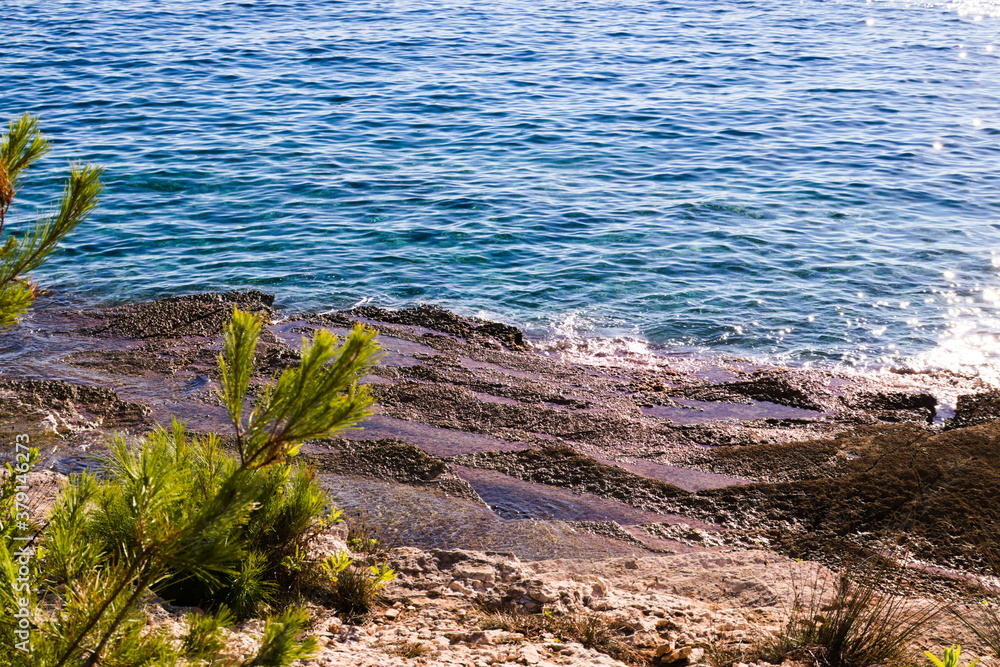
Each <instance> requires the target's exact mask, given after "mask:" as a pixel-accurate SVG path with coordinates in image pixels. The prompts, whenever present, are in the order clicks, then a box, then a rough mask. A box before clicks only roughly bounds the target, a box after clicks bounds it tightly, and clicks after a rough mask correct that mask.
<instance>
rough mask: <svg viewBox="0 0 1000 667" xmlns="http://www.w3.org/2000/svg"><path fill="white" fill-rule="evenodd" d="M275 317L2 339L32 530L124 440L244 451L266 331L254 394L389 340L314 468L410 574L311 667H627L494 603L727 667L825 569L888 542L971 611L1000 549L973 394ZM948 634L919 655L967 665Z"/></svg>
mask: <svg viewBox="0 0 1000 667" xmlns="http://www.w3.org/2000/svg"><path fill="white" fill-rule="evenodd" d="M272 304H273V297H271V296H270V295H267V294H264V293H261V292H255V291H248V292H231V293H208V294H196V295H191V296H185V297H173V298H167V299H161V300H157V301H151V302H144V303H137V304H130V305H125V306H117V307H111V308H103V309H90V310H62V309H59V308H46V307H42V308H41V309H39V310H37V311H36V312H34V313H33V314H32V315H31V316H30V318H29V320H28V321H27V322H25V323H24V324H23V325H22V326H21V327H18V328H16V329H14V330H12V331H10V332H7V333H4V334H3V335H2V336H0V360H2V362H3V366H2V367H0V415H3V419H2V420H0V429H2V431H3V433H0V436H3V437H5V439H6V436H8V435H10V436H11V437H13V434H15V433H28V434H29V435H30V437H31V439H32V442H33V443H35V444H36V445H38V446H40V447H41V449H42V455H43V458H42V463H41V467H40V469H41V470H44V472H36V473H33V475H35V476H36V478H35V482H36V484H37V488H38V489H39V492H38V494H37V499H38V509H39V511H41V508H42V507H43V506H44V502H45V497H46V494H47V493H48V497H51V493H52V492H54V489H55V488H56V487H57V485H58V482H59V480H60V478H61V477H62V476H64V475H66V474H72V473H73V472H75V471H79V470H83V469H87V468H99V467H100V465H101V461H100V454H101V452H102V450H103V447H104V444H103V443H104V441H105V438H106V437H107V435H108V434H110V433H112V432H125V433H131V434H133V435H138V434H141V433H143V432H144V431H146V430H148V429H149V428H151V427H152V425H153V424H154V423H156V422H160V423H165V422H167V421H168V420H169V419H170V418H171V416H177V417H179V418H180V419H182V420H184V421H185V422H186V423H187V424H188V427H189V428H190V429H191V430H193V431H196V432H218V433H222V434H225V433H226V431H227V426H226V421H225V419H224V416H223V410H222V408H221V406H220V405H219V402H218V400H217V399H216V397H215V393H214V387H215V386H216V382H217V378H216V376H215V370H214V369H215V357H216V355H217V354H218V352H219V350H220V349H221V333H222V327H223V325H224V323H225V321H226V319H227V318H228V315H229V313H230V312H231V309H232V307H233V305H239V306H240V307H241V308H246V309H252V310H256V311H258V312H264V313H267V314H268V315H269V316H270V318H271V321H272V324H270V325H269V326H268V328H267V330H266V332H265V335H264V337H263V338H262V345H261V347H260V349H259V367H260V368H261V376H260V377H259V378H256V379H255V382H258V383H259V382H265V381H267V377H268V376H269V375H273V374H274V373H276V372H278V371H280V370H281V369H282V368H284V367H285V366H286V365H287V364H288V363H290V362H291V361H293V360H294V359H295V358H296V357H295V355H296V349H297V347H298V345H297V344H298V341H299V339H300V338H301V336H303V335H308V334H309V332H310V331H312V330H315V329H317V328H327V329H331V330H333V331H334V332H335V333H345V332H346V331H347V328H348V327H349V326H351V325H352V324H353V323H354V322H358V321H360V322H364V323H366V324H369V325H371V326H374V327H375V328H377V329H378V330H379V332H380V341H381V342H382V345H383V347H384V348H385V350H386V356H385V358H384V359H383V362H382V364H381V365H380V366H379V367H378V368H377V369H376V370H375V372H373V374H372V375H371V376H370V377H369V378H367V379H366V381H368V382H369V383H370V384H371V385H372V390H373V393H374V394H375V395H376V397H377V399H378V403H379V410H378V413H377V414H376V415H375V416H374V417H373V418H372V419H371V420H370V421H369V422H366V423H365V424H364V425H363V428H361V429H360V430H357V431H353V432H351V433H348V434H346V435H345V437H342V438H339V439H337V440H334V441H323V442H316V443H311V444H310V445H307V446H306V447H305V448H303V453H302V456H303V459H304V460H305V461H307V462H308V463H309V464H311V465H313V466H314V467H315V468H316V470H317V471H318V474H319V476H320V478H321V480H322V481H323V483H324V486H325V487H326V488H327V490H328V491H329V492H330V494H331V496H332V497H333V499H334V501H335V503H337V504H338V505H339V506H340V507H343V508H345V509H346V510H347V511H348V513H349V514H350V515H351V516H352V517H353V521H354V522H355V523H356V525H363V526H365V527H366V530H369V531H371V532H372V534H374V535H377V536H378V539H379V540H380V542H381V543H383V544H385V545H387V546H389V547H393V549H392V556H391V558H392V559H394V564H395V566H396V567H397V569H398V570H399V571H400V573H401V574H402V576H401V577H400V579H399V581H398V582H396V583H395V584H393V586H392V587H390V589H388V590H387V593H386V595H387V600H386V602H387V606H386V608H385V609H383V610H381V611H380V612H379V613H378V614H377V615H376V616H375V617H374V618H373V619H371V620H370V622H369V623H367V624H364V625H360V626H357V625H350V626H347V625H344V624H343V623H342V622H340V621H338V620H336V619H334V618H332V617H324V614H323V612H322V610H321V609H317V610H316V614H315V616H316V618H317V621H316V628H315V629H316V631H317V633H318V634H319V635H320V636H321V638H323V639H324V642H325V645H326V647H325V648H324V650H323V652H322V653H321V654H320V656H319V657H317V658H316V659H314V660H313V661H311V664H312V663H315V664H325V665H339V664H345V665H346V664H373V665H374V664H385V663H386V661H387V660H388V661H391V660H392V659H393V658H392V657H387V656H396V657H397V658H399V659H401V660H411V659H412V660H416V661H421V662H424V663H426V664H469V665H473V664H475V665H478V664H508V663H509V664H581V665H582V664H621V662H620V661H618V660H617V659H616V657H614V656H612V655H608V653H607V652H601V651H600V650H596V649H594V648H592V647H591V648H588V647H586V646H584V645H582V644H580V643H579V642H573V641H564V640H560V637H559V636H558V635H557V634H556V633H553V632H552V631H551V630H552V629H551V628H548V629H546V628H542V629H541V630H540V631H539V632H538V633H537V636H529V635H527V634H525V633H524V632H519V631H517V630H516V629H514V628H511V627H507V628H506V629H505V628H503V627H493V628H489V627H487V626H488V625H489V623H485V624H484V621H483V618H488V614H487V616H484V612H483V610H484V609H488V608H490V605H492V608H496V609H500V608H504V609H506V608H510V607H511V606H512V605H513V606H514V607H516V608H517V609H519V610H521V611H524V612H526V613H541V612H543V611H545V610H548V611H549V612H552V611H553V610H556V611H560V612H563V613H591V612H593V613H600V614H602V615H603V616H602V617H603V618H605V619H606V620H607V622H608V623H609V624H610V625H609V627H615V628H617V630H616V632H617V633H619V634H620V635H621V636H620V637H618V638H617V639H616V641H618V642H619V643H620V644H622V645H625V646H628V647H632V648H633V649H634V650H636V651H638V652H639V654H641V655H643V656H646V658H648V659H650V660H653V661H654V664H675V665H678V666H679V665H681V664H686V663H687V662H692V661H698V660H709V661H710V662H711V659H714V658H712V657H711V656H712V655H714V654H713V653H712V651H714V650H715V649H714V648H713V647H718V646H721V645H741V643H746V642H748V641H749V640H750V638H751V637H752V636H755V635H759V634H760V633H762V632H766V631H767V630H768V629H773V628H774V627H777V625H778V624H780V622H781V610H782V608H783V605H784V604H787V601H788V600H789V596H790V591H791V590H792V588H793V587H794V582H795V581H796V580H803V579H804V578H808V577H809V576H812V575H810V574H809V573H810V572H815V571H816V568H822V565H817V564H816V562H819V563H824V564H826V565H830V566H836V565H838V563H842V562H843V560H844V556H845V554H850V553H855V552H857V551H858V550H865V549H868V550H877V549H880V548H882V547H883V545H884V544H885V540H886V539H887V537H886V536H892V539H893V540H894V542H893V543H894V545H895V546H896V547H897V548H898V549H899V551H898V552H896V553H898V554H901V561H902V562H903V564H904V565H907V566H908V567H907V568H905V571H906V573H907V576H906V577H905V579H906V583H907V585H908V586H910V588H907V590H908V591H910V593H909V594H910V595H911V596H913V599H914V600H919V599H922V597H923V596H932V597H933V596H942V595H947V596H953V597H954V596H955V595H958V594H959V593H960V592H961V589H962V588H963V586H964V585H965V583H966V582H967V581H968V577H967V575H968V574H969V573H973V574H975V573H978V572H979V568H980V566H981V565H983V563H984V559H983V552H984V550H985V549H986V545H993V544H997V543H998V542H1000V540H997V537H998V535H996V530H997V529H996V526H997V525H998V520H1000V516H998V509H1000V500H998V499H997V498H998V497H1000V493H997V492H998V491H1000V483H998V482H1000V478H998V476H1000V472H998V471H1000V466H998V463H1000V461H998V460H997V459H998V457H1000V448H998V447H997V445H998V444H1000V425H998V424H997V423H996V422H995V421H994V420H996V419H1000V394H998V393H996V392H995V391H994V389H993V388H991V387H989V386H986V385H984V384H983V383H981V382H980V381H979V380H977V379H976V378H973V377H968V376H962V375H956V374H948V373H891V372H886V373H879V374H869V375H862V374H847V373H842V372H836V371H822V370H802V369H788V368H762V367H760V366H757V365H754V364H752V363H750V362H747V361H743V360H738V359H734V360H706V359H690V358H673V357H664V358H663V360H662V362H659V361H658V362H657V363H654V364H642V365H639V364H633V365H615V366H597V365H581V364H574V363H568V362H563V361H561V360H560V359H558V358H554V357H553V356H550V355H543V354H539V353H538V352H536V351H533V350H532V346H531V342H530V341H527V340H525V338H524V336H523V335H522V333H521V332H520V331H518V330H517V329H516V328H514V327H511V326H508V325H504V324H501V323H496V322H485V321H479V320H474V319H470V318H465V317H461V316H458V315H455V314H453V313H450V312H448V311H445V310H443V309H440V308H436V307H433V306H418V307H416V308H410V309H404V310H398V311H389V310H384V309H380V308H376V307H360V308H355V309H352V310H347V311H338V312H335V313H326V314H301V315H284V316H282V315H281V314H279V313H276V312H275V311H274V310H273V308H272ZM950 401H954V404H953V406H949V405H948V404H947V402H950ZM942 414H945V415H947V416H946V418H945V419H942ZM46 489H47V490H48V491H46ZM330 540H331V543H334V544H340V543H344V544H346V534H344V535H340V534H331V536H330ZM797 559H803V560H797ZM810 561H815V562H810ZM901 590H902V589H901ZM160 610H161V612H162V613H161V614H160V616H161V617H162V619H161V620H162V621H163V622H164V623H169V622H170V618H172V616H171V614H172V613H173V611H172V609H171V607H170V606H169V605H167V604H165V605H163V606H161V607H160ZM941 623H943V624H944V626H937V627H935V628H933V629H929V630H928V635H929V636H938V637H942V636H947V637H952V638H953V639H951V640H949V641H958V640H959V639H963V640H964V641H965V643H969V642H971V643H972V644H973V645H974V644H975V642H974V640H972V639H971V638H968V637H964V635H963V632H962V631H961V630H960V629H959V628H958V627H957V626H955V624H954V623H951V625H949V621H947V620H942V621H941ZM494 625H496V623H494ZM243 632H244V633H247V636H250V635H252V634H253V633H254V632H255V630H254V628H253V627H252V624H251V626H248V627H246V628H244V629H243ZM529 634H530V633H529ZM966 634H967V633H966ZM517 635H520V638H518V636H517ZM240 641H241V640H240V638H239V636H237V635H234V637H233V642H234V645H238V644H239V642H240ZM928 641H930V639H929V640H928ZM418 646H419V647H422V648H417V647H418ZM928 647H931V646H930V645H928ZM706 651H707V653H706ZM406 653H412V654H414V655H412V656H411V657H407V655H404V654H406ZM706 655H707V656H708V658H706ZM618 657H622V656H618ZM338 661H339V662H338Z"/></svg>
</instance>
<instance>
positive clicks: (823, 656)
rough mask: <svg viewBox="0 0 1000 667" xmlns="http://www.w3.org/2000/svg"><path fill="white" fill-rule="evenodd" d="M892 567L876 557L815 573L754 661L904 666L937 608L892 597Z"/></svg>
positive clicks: (798, 591) (760, 646)
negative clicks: (911, 646)
mask: <svg viewBox="0 0 1000 667" xmlns="http://www.w3.org/2000/svg"><path fill="white" fill-rule="evenodd" d="M890 568H891V565H890V564H888V563H887V562H885V561H884V560H883V559H882V558H881V557H878V556H876V557H874V558H871V559H869V560H867V561H863V562H859V563H856V564H854V565H851V566H849V567H847V568H845V569H844V570H843V571H842V572H840V573H828V572H826V571H825V570H817V574H816V577H815V579H814V580H813V581H811V582H809V583H808V584H806V585H805V586H798V587H796V591H795V596H794V598H793V600H792V602H791V605H790V607H789V609H788V619H787V622H786V624H785V627H784V629H783V630H782V631H781V632H778V633H774V634H772V635H769V636H767V637H765V638H764V639H763V640H762V641H761V642H760V643H759V644H758V645H757V646H756V647H755V649H754V650H753V654H754V658H755V659H757V660H763V661H766V662H770V663H772V664H778V663H781V662H782V661H784V660H785V659H788V658H793V659H796V660H803V661H806V662H807V663H810V664H813V665H816V666H817V667H869V666H871V665H894V664H895V665H898V664H902V663H903V662H904V660H905V658H906V651H907V649H908V648H909V647H910V644H911V642H912V641H913V639H914V638H915V637H916V635H917V633H918V632H919V631H920V630H921V629H922V628H923V627H924V626H926V625H927V624H928V623H930V622H931V621H932V620H933V619H934V618H935V617H936V616H937V614H938V613H939V612H940V606H938V605H934V604H932V605H929V606H928V605H914V604H912V603H911V602H909V601H908V600H907V599H906V598H905V597H903V596H901V595H894V594H893V593H891V592H890V591H889V590H888V589H887V586H886V584H887V579H888V575H889V573H890Z"/></svg>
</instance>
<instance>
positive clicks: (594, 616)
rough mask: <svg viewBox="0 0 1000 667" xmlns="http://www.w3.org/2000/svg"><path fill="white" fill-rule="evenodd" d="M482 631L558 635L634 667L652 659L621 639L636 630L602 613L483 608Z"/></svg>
mask: <svg viewBox="0 0 1000 667" xmlns="http://www.w3.org/2000/svg"><path fill="white" fill-rule="evenodd" d="M481 613H482V620H481V621H480V627H482V628H483V629H484V630H504V631H505V632H511V633H520V634H523V635H524V636H525V637H527V638H529V639H537V638H539V637H541V636H542V635H543V634H545V633H549V634H552V635H555V637H556V638H558V639H559V640H560V641H572V642H577V643H579V644H582V645H583V646H584V647H585V648H589V649H594V650H595V651H600V652H601V653H604V654H605V655H608V656H610V657H612V658H614V659H615V660H621V661H622V662H625V663H628V664H631V665H648V664H649V661H650V656H649V655H647V654H646V653H643V652H641V651H639V650H637V649H635V648H633V647H632V646H630V645H628V644H627V643H625V642H623V641H621V640H620V639H619V637H621V636H622V635H623V631H626V632H627V631H630V630H631V629H632V628H631V627H630V626H628V625H627V624H624V623H621V622H618V621H613V620H611V619H608V618H605V617H604V616H601V615H600V614H598V613H595V612H588V613H575V614H553V613H549V612H544V611H543V612H542V613H539V614H527V613H522V612H518V611H512V610H494V609H488V608H482V609H481Z"/></svg>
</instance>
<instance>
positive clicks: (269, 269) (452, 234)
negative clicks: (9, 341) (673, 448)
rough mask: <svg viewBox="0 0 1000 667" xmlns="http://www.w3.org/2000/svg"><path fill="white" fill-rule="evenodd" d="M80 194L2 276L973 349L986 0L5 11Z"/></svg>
mask: <svg viewBox="0 0 1000 667" xmlns="http://www.w3.org/2000/svg"><path fill="white" fill-rule="evenodd" d="M0 25H2V26H3V32H4V36H3V39H2V41H0V72H2V75H3V83H2V85H0V102H2V104H0V111H2V112H3V114H4V115H6V116H13V115H16V114H20V113H22V112H25V111H28V112H31V113H35V114H38V115H40V116H41V118H42V121H43V127H44V130H45V131H46V132H47V133H48V134H49V136H50V138H51V140H52V141H53V145H54V152H53V155H52V156H50V157H49V158H48V159H47V160H46V161H45V162H44V163H39V165H38V167H37V168H36V169H35V179H34V180H33V181H31V182H30V183H28V184H27V185H26V186H25V187H24V188H23V190H22V192H21V193H19V199H18V203H17V204H16V205H15V208H14V211H13V217H12V221H13V222H12V223H10V222H9V223H8V229H12V230H14V231H17V230H19V229H23V228H24V227H25V225H27V223H28V222H30V221H31V220H32V219H33V216H34V215H35V214H37V213H39V212H44V211H45V210H46V209H47V208H48V207H50V206H51V202H52V201H53V197H54V195H55V192H56V191H57V190H58V188H59V187H60V186H59V179H60V177H61V175H62V173H63V172H64V171H65V167H66V162H67V161H69V160H84V161H92V162H97V163H100V164H102V165H104V166H105V167H106V169H107V172H106V176H105V182H106V184H107V190H106V193H105V195H104V198H103V202H102V205H101V208H100V209H99V211H98V212H96V213H95V214H94V215H93V217H92V218H91V219H90V220H89V221H88V222H87V223H86V224H85V225H84V226H82V227H81V228H79V230H78V231H76V232H75V233H74V234H73V235H72V236H71V237H70V238H69V239H68V240H67V241H66V243H65V244H64V246H63V249H62V251H61V252H60V253H59V254H58V255H57V256H55V257H53V258H52V259H51V261H50V262H49V263H48V264H46V265H45V267H44V268H43V269H42V270H40V271H38V272H37V274H36V276H35V278H36V279H37V280H39V281H40V282H42V283H43V284H44V285H45V286H46V287H50V288H54V289H56V290H59V291H61V292H63V293H70V294H78V295H81V296H85V297H87V298H90V299H94V300H97V301H101V302H124V301H131V300H136V299H145V298H151V297H159V296H166V295H173V294H182V293H189V292H195V291H203V290H219V289H231V288H256V289H261V290H265V291H268V292H272V293H274V294H276V295H277V297H278V303H279V304H280V305H281V306H283V307H285V308H287V309H290V310H297V311H303V310H321V311H322V310H329V309H333V308H342V307H348V306H351V305H354V304H357V303H374V304H377V305H382V306H389V307H399V306H405V305H411V304H415V303H421V302H424V303H435V304H439V305H442V306H445V307H447V308H451V309H453V310H455V311H457V312H460V313H464V314H468V315H478V316H483V317H489V318H492V319H497V320H502V321H505V322H510V323H512V324H516V325H518V326H521V327H524V328H525V329H527V330H528V331H529V333H532V334H533V335H535V336H536V337H539V338H543V339H544V338H548V339H550V340H551V339H560V338H562V339H568V340H579V339H580V338H581V337H583V338H587V339H589V340H590V341H597V344H599V343H600V341H618V342H617V343H615V344H619V345H625V346H637V347H638V348H643V349H645V347H659V348H661V349H663V350H667V351H672V350H673V351H676V350H685V351H691V350H702V351H720V352H726V353H732V354H744V355H758V356H761V357H765V358H769V359H772V360H777V361H782V362H788V363H804V362H814V361H815V362H820V363H850V364H894V365H910V366H916V367H928V366H932V367H934V366H936V367H946V368H956V369H977V370H982V369H984V368H990V367H992V364H994V363H995V362H996V360H997V358H998V356H1000V311H998V306H1000V277H998V271H1000V245H998V244H997V241H998V239H1000V5H997V4H995V3H989V2H957V3H947V2H929V3H915V2H914V3H904V2H865V1H863V0H842V1H834V2H829V1H828V2H822V1H818V0H802V1H798V0H752V1H750V0H494V1H492V2H489V3H476V2H467V1H461V0H399V1H389V0H386V1H376V0H371V1H361V0H353V1H347V2H335V1H331V0H286V1H279V0H259V1H251V0H247V1H243V2H229V1H220V0H128V1H118V0H86V1H76V0H72V1H70V0H64V1H58V0H46V1H45V2H39V1H34V0H5V1H4V2H3V3H0Z"/></svg>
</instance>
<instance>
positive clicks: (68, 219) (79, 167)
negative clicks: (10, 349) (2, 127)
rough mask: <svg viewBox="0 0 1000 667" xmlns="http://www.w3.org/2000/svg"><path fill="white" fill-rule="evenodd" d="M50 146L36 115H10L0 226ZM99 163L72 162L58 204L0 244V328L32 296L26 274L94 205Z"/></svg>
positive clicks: (3, 140)
mask: <svg viewBox="0 0 1000 667" xmlns="http://www.w3.org/2000/svg"><path fill="white" fill-rule="evenodd" d="M49 150H50V146H49V142H48V140H47V139H46V138H45V136H44V135H43V134H42V133H41V131H40V130H39V123H38V118H37V117H35V116H31V115H30V114H24V115H23V116H21V117H20V118H16V119H12V120H11V121H10V122H9V123H8V126H7V132H6V133H4V134H3V135H2V136H0V232H2V231H3V228H4V225H5V223H6V220H7V215H8V212H9V211H10V207H11V204H13V202H14V198H15V196H16V194H17V192H18V190H19V189H20V187H21V183H22V181H23V177H24V172H25V171H27V169H28V168H29V167H30V166H31V165H32V164H33V163H34V162H35V161H36V160H38V159H39V158H41V157H42V156H44V155H45V154H46V153H48V152H49ZM103 171H104V170H103V169H102V168H101V167H98V166H95V165H92V164H72V165H70V172H69V178H68V179H67V181H66V186H65V188H64V189H63V194H62V198H61V199H60V201H59V205H58V207H57V208H56V210H55V211H54V212H53V213H51V214H50V215H47V216H45V217H43V218H42V219H41V220H38V221H36V222H35V223H33V224H31V225H30V226H29V229H27V230H26V231H25V232H24V233H22V234H20V235H19V236H13V235H9V234H8V236H7V238H6V240H4V241H3V245H0V331H3V330H4V329H7V328H10V327H11V326H13V325H14V324H16V323H17V322H18V320H19V319H20V318H21V316H22V315H24V313H25V312H26V311H27V310H28V308H29V307H30V306H31V303H32V302H33V301H34V299H35V295H36V289H35V286H34V285H33V284H32V283H31V282H30V281H29V280H28V279H27V278H26V277H25V274H27V273H29V272H30V271H34V270H35V269H37V268H38V267H39V266H41V264H42V263H43V262H44V261H45V259H46V258H47V257H48V256H49V255H50V254H52V252H53V251H54V250H55V249H56V247H57V246H58V245H59V243H60V242H61V241H62V240H63V239H65V238H66V236H67V235H68V234H69V233H70V232H72V231H73V230H74V229H75V228H76V227H77V226H78V225H79V224H80V223H81V222H83V221H84V220H85V219H86V218H87V216H88V215H90V213H91V212H92V211H93V210H94V208H96V206H97V201H98V198H99V196H100V194H101V190H102V189H103V186H102V185H101V180H100V179H101V174H102V173H103Z"/></svg>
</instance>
